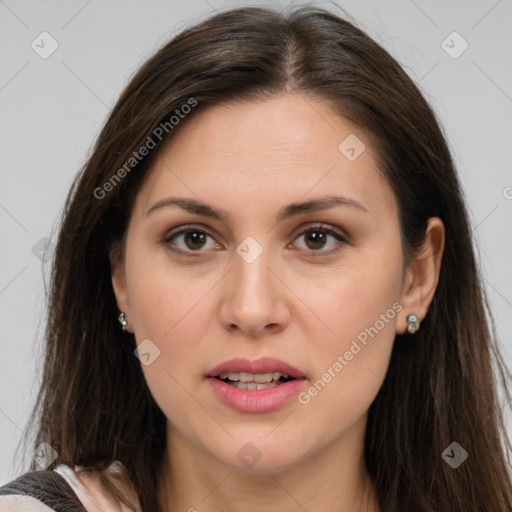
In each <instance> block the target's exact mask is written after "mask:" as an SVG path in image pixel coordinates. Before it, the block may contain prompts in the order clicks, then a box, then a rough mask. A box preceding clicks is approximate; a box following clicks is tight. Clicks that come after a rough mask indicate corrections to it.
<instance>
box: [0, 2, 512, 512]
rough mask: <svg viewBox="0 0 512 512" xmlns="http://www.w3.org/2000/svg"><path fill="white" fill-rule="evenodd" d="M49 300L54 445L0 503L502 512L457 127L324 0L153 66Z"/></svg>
mask: <svg viewBox="0 0 512 512" xmlns="http://www.w3.org/2000/svg"><path fill="white" fill-rule="evenodd" d="M49 311H50V313H49V318H48V326H47V332H46V342H47V345H46V360H45V369H44V380H43V384H42V387H41V390H40V394H39V397H38V403H37V406H36V407H35V409H34V412H33V422H34V424H35V425H37V436H36V443H35V447H36V448H37V449H38V450H39V451H40V452H41V453H40V454H39V456H38V457H39V458H38V457H36V461H34V462H33V463H32V466H31V468H30V469H31V470H32V472H29V473H27V474H25V475H22V476H21V477H20V478H19V479H17V480H15V481H13V482H11V483H9V484H6V485H5V486H4V487H3V488H2V489H3V493H4V494H5V496H1V497H0V510H11V508H10V507H12V504H13V503H14V502H16V503H17V504H18V506H19V507H21V508H20V510H34V509H35V508H34V507H35V506H38V507H40V510H51V509H54V510H64V507H69V508H66V510H84V509H85V510H87V511H93V510H103V511H105V510H143V511H162V512H174V511H178V510H189V511H193V510H198V511H213V510H244V511H253V510H262V509H265V510H270V511H274V510H276V511H277V510H287V511H292V510H311V511H313V510H314V511H316V510H337V511H339V512H345V511H354V510H357V511H366V512H376V511H380V512H385V511H386V512H387V511H389V512H391V511H393V512H394V511H412V510H414V511H425V512H426V511H429V512H432V511H453V512H455V511H461V512H462V511H464V512H466V511H468V510H492V511H496V512H498V511H500V512H504V511H509V510H510V509H511V508H512V486H511V480H510V474H509V470H508V467H507V459H506V457H505V451H504V447H502V445H501V444H500V435H504V436H505V439H506V443H507V444H506V449H507V456H508V449H509V447H510V443H509V440H508V437H507V436H506V431H505V429H504V425H503V420H502V416H501V411H500V408H499V404H498V395H497V382H496V379H495V375H494V374H493V367H492V363H493V360H492V358H491V354H492V355H493V357H494V362H495V363H496V372H497V373H496V375H497V376H499V377H500V379H501V383H502V384H503V385H504V390H505V393H506V397H507V398H510V397H509V394H508V389H507V387H506V379H507V377H510V375H509V374H508V372H507V371H506V368H505V367H504V365H503V360H502V357H501V355H500V353H499V350H498V346H497V343H496V341H495V340H494V338H493V336H492V335H491V327H492V317H491V316H490V315H489V321H488V319H487V316H486V313H487V312H488V309H487V302H486V298H485V294H484V290H483V288H482V285H481V281H480V277H479V273H478V268H477V265H476V262H475V257H474V249H473V241H472V238H471V230H470V227H469V222H468V214H467V210H466V206H465V205H464V202H463V199H462V193H461V187H460V183H459V181H458V178H457V175H456V171H455V169H454V165H453V162H452V158H451V155H450V152H449V149H448V147H447V144H446V141H445V139H444V137H443V134H442V132H441V130H440V127H439V124H438V122H437V120H436V118H435V115H434V114H433V112H432V110H431V108H430V106H429V105H428V104H427V102H426V101H425V99H424V98H423V97H422V95H421V93H420V92H419V90H418V88H417V87H416V86H415V85H414V84H413V83H412V81H411V80H410V79H409V78H408V76H407V75H406V74H405V72H404V71H403V70H402V69H401V67H400V66H399V64H398V63H397V62H396V61H395V60H394V59H393V58H392V57H391V56H390V55H389V54H388V53H387V52H386V51H385V50H384V49H382V48H381V47H380V46H378V45H377V44H376V43H375V42H374V41H373V40H372V39H370V38H369V37H368V36H367V35H366V34H364V33H363V32H362V31H361V30H359V29H357V28H356V27H354V26H353V25H352V24H350V23H349V22H347V21H345V20H343V19H340V18H338V17H337V16H335V15H334V14H331V13H329V12H327V11H324V10H321V9H316V8H311V7H307V8H300V9H295V10H293V11H291V13H289V14H288V15H283V14H279V13H277V12H276V11H273V10H271V9H261V8H243V9H235V10H231V11H227V12H223V13H220V14H217V15H215V16H213V17H211V18H210V19H208V20H206V21H204V22H202V23H200V24H199V25H197V26H195V27H192V28H190V29H188V30H186V31H184V32H183V33H182V34H180V35H178V36H177V37H176V38H174V39H173V40H172V41H170V42H169V43H168V44H166V45H165V46H164V47H163V48H162V49H161V50H160V51H158V52H157V53H156V55H155V56H153V57H152V58H151V59H150V60H149V61H148V62H146V63H145V64H144V65H143V67H142V68H141V69H140V70H139V72H138V73H137V74H136V76H135V77H134V78H133V80H132V81H131V83H130V84H129V85H128V87H127V88H126V90H125V91H124V93H123V94H122V96H121V98H120V99H119V101H118V102H117V104H116V106H115V107H114V109H113V112H112V114H111V115H110V118H109V119H108V121H107V123H106V125H105V127H104V129H103V131H102V133H101V134H100V136H99V139H98V141H97V143H96V146H95V149H94V152H93V154H92V155H91V157H90V159H89V161H88V162H87V164H86V166H85V168H84V169H83V172H82V173H81V174H80V175H79V176H78V177H77V180H76V182H75V185H74V186H73V188H72V190H71V192H70V195H69V197H68V201H67V204H66V209H65V212H64V220H63V224H62V227H61V231H60V236H59V239H58V244H57V248H56V253H55V260H54V267H53V273H52V288H51V301H50V307H49ZM38 453H39V452H38ZM40 468H46V470H45V471H38V472H34V471H33V470H35V469H40ZM37 486H38V489H39V491H38V490H37ZM34 489H35V490H34ZM23 495H25V496H23ZM2 507H3V508H2ZM23 507H25V508H23ZM31 507H32V508H31Z"/></svg>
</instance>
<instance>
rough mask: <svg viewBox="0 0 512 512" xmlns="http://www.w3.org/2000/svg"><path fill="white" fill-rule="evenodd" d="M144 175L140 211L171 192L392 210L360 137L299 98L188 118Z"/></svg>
mask: <svg viewBox="0 0 512 512" xmlns="http://www.w3.org/2000/svg"><path fill="white" fill-rule="evenodd" d="M198 107H200V105H199V106H198ZM347 149H348V150H349V152H348V153H347V152H346V151H347ZM352 149H354V151H351V150H352ZM354 156H356V158H355V159H354ZM349 157H350V158H349ZM148 172H149V173H150V174H149V176H148V177H147V179H146V181H145V183H144V186H143V187H142V189H141V190H140V192H139V197H138V203H139V204H140V206H141V207H142V208H145V210H147V208H149V207H150V206H151V204H153V203H154V202H156V201H158V200H160V199H162V198H163V197H165V195H171V193H172V195H177V194H181V195H184V196H186V197H196V198H200V199H201V200H208V201H207V202H217V204H218V205H221V204H226V203H227V202H229V203H230V204H231V205H232V206H234V207H237V206H240V207H243V208H244V209H245V210H247V209H248V208H250V207H251V206H252V204H253V203H254V202H259V203H260V204H261V202H262V201H264V202H266V203H268V205H269V206H270V203H276V207H277V204H282V203H283V202H292V201H297V200H299V199H311V198H314V197H318V196H321V195H325V194H326V193H333V192H335V191H336V192H337V193H340V194H341V193H343V194H344V195H349V196H351V197H353V198H354V199H356V200H358V201H360V202H363V203H368V206H369V209H373V210H374V213H376V214H382V213H384V210H385V209H386V208H387V209H388V210H389V209H390V208H391V209H394V208H395V207H396V204H395V201H394V196H393V193H392V191H391V189H390V188H389V186H388V184H387V182H386V181H385V180H384V178H383V177H382V176H381V175H380V173H379V172H378V168H377V163H376V158H375V155H374V151H373V149H372V147H371V145H370V140H369V138H368V136H367V134H366V133H365V131H363V130H362V129H361V128H360V127H358V126H357V125H355V124H353V123H351V122H350V121H348V120H346V119H345V118H342V117H340V116H339V115H337V114H336V113H335V112H334V111H333V109H332V108H331V106H330V105H329V103H327V102H326V101H322V100H319V99H312V98H311V97H305V96H302V95H299V94H293V95H283V96H279V97H276V98H272V99H269V100H264V101H258V102H248V101H237V102H230V103H224V104H221V105H215V106H209V107H206V108H204V109H202V110H199V111H197V112H195V113H194V114H193V115H191V116H190V118H189V119H186V118H185V120H184V122H183V124H182V126H178V127H177V129H176V132H175V133H173V134H172V136H171V138H170V139H169V140H168V142H167V143H166V145H165V146H164V148H163V149H162V150H161V152H160V154H159V155H158V158H157V159H156V160H155V162H154V164H153V166H152V168H151V169H150V170H149V171H148ZM253 208H254V213H258V212H257V209H256V206H254V207H253ZM260 213H261V212H260Z"/></svg>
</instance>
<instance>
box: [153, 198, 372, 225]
mask: <svg viewBox="0 0 512 512" xmlns="http://www.w3.org/2000/svg"><path fill="white" fill-rule="evenodd" d="M340 205H341V206H350V207H353V208H356V209H358V210H360V211H361V212H364V213H370V212H369V211H368V210H367V209H366V208H365V207H364V206H363V205H362V204H361V203H360V202H358V201H356V200H355V199H351V198H349V197H343V196H327V197H322V198H319V199H312V200H310V201H305V202H302V203H290V204H288V205H286V206H285V207H283V208H281V209H280V210H279V212H278V213H277V215H276V221H277V222H280V221H282V220H285V219H289V218H291V217H295V216H297V215H300V214H301V213H308V212H315V211H319V210H326V209H328V208H332V207H333V206H340ZM169 206H177V207H179V208H182V209H183V210H186V211H188V212H190V213H193V214H196V215H202V216H205V217H211V218H213V219H217V220H220V221H222V222H225V223H226V222H228V220H229V218H230V215H229V214H228V213H227V212H226V211H225V210H221V209H218V208H214V207H213V206H211V205H209V204H206V203H203V202H201V201H197V200H196V199H191V198H184V197H166V198H165V199H162V200H160V201H158V202H157V203H155V204H154V205H153V206H152V207H151V208H149V210H147V211H146V213H145V214H144V215H149V214H150V213H152V212H154V211H156V210H159V209H160V208H164V207H169Z"/></svg>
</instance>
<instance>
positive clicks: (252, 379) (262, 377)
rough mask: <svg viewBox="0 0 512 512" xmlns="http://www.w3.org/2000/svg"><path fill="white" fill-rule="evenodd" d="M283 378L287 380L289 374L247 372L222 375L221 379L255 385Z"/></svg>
mask: <svg viewBox="0 0 512 512" xmlns="http://www.w3.org/2000/svg"><path fill="white" fill-rule="evenodd" d="M281 377H284V378H285V379H287V378H288V377H289V375H288V374H287V373H279V372H272V373H246V372H238V373H221V374H220V376H219V378H220V379H222V380H225V379H229V380H231V381H234V382H243V383H248V382H249V383H255V384H267V383H270V382H272V381H276V382H277V381H278V380H279V379H280V378H281Z"/></svg>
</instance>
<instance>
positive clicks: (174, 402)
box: [113, 95, 413, 471]
mask: <svg viewBox="0 0 512 512" xmlns="http://www.w3.org/2000/svg"><path fill="white" fill-rule="evenodd" d="M178 128H179V129H177V130H178V131H176V133H175V134H174V135H173V137H172V139H170V140H169V142H168V143H167V145H166V147H165V148H164V149H163V150H162V152H161V153H160V155H159V157H158V159H157V160H156V161H155V163H154V164H153V166H152V168H151V171H150V174H149V176H148V179H147V181H146V182H145V183H144V185H143V187H142V188H141V190H140V191H139V193H138V195H137V198H136V201H135V204H134V208H133V211H132V215H131V219H130V224H129V228H128V233H127V239H126V247H125V258H124V262H123V264H122V265H121V266H118V267H116V268H115V269H114V272H113V284H114V290H115V293H116V297H117V302H118V306H119V308H120V310H121V311H124V312H125V314H126V318H127V321H128V329H129V330H130V331H131V332H134V335H135V338H136V341H137V344H139V345H140V344H141V343H142V345H141V347H140V355H141V367H142V370H143V372H144V375H145V378H146V380H147V383H148V386H149V388H150V390H151V393H152V395H153V397H154V398H155V400H156V402H157V403H158V405H159V407H160V408H161V409H162V411H163V412H164V414H165V416H166V417H167V419H168V425H169V429H168V435H169V442H170V444H171V445H172V446H173V448H174V449H176V450H178V449H179V447H180V446H181V447H183V446H187V450H189V452H192V451H196V452H197V453H201V457H203V458H209V459H210V460H211V459H215V460H216V461H217V462H218V463H222V464H225V465H228V466H231V467H236V468H239V469H243V468H244V467H247V468H248V467H251V465H253V464H254V461H257V464H256V465H255V466H254V469H252V471H257V470H262V471H264V470H266V471H276V470H279V469H286V468H290V467H292V466H294V465H297V464H299V463H301V462H305V461H307V460H310V459H311V458H312V457H314V456H315V455H317V454H318V453H320V452H321V451H322V450H326V449H329V448H332V447H333V445H334V444H338V445H340V446H341V445H343V444H345V446H347V447H349V446H350V447H357V448H358V449H359V448H361V447H362V441H363V437H364V427H365V422H366V414H367V410H368V407H369V406H370V404H371V403H372V401H373V400H374V398H375V396H376V394H377V392H378V390H379V388H380V386H381V384H382V381H383V379H384V376H385V374H386V370H387V367H388V362H389V358H390V352H391V348H392V345H393V341H394V337H395V334H396V332H404V329H405V326H406V322H405V317H406V315H407V314H409V313H411V312H413V311H410V310H406V308H403V306H402V304H403V303H402V299H403V293H404V290H405V288H406V286H407V281H406V280H405V276H406V273H404V261H403V256H402V246H401V240H400V232H399V218H398V210H397V204H396V201H395V199H394V196H393V193H392V191H391V189H390V188H389V187H388V185H387V184H386V182H385V181H384V180H383V179H382V177H381V176H380V175H379V174H378V172H377V167H376V159H375V154H374V152H373V150H372V148H371V147H370V142H369V140H368V138H367V136H366V134H365V132H364V131H362V130H361V129H360V128H358V127H357V126H355V125H353V124H351V123H349V122H348V121H346V120H343V119H340V118H339V117H337V116H335V115H334V114H332V113H331V112H330V110H329V107H328V105H327V104H326V103H323V102H321V101H320V100H313V99H311V98H309V99H308V100H307V101H306V99H305V98H303V97H301V96H299V95H284V96H281V97H278V98H275V99H272V100H268V101H264V102H259V103H230V104H226V105H224V106H214V107H209V108H207V109H205V110H203V111H198V112H197V113H196V114H194V116H193V117H191V118H190V119H186V122H185V124H183V126H181V127H178ZM363 144H364V146H363ZM333 197H339V198H344V199H343V200H341V199H339V200H338V202H332V203H330V202H328V200H329V198H333ZM168 198H175V199H179V200H180V201H182V202H181V205H182V206H181V207H180V206H179V205H176V204H171V203H170V202H167V203H165V201H166V200H167V199H168ZM185 201H188V202H190V203H191V204H194V205H195V206H196V207H198V206H199V205H201V208H197V211H196V212H193V211H192V209H191V208H187V207H186V203H185ZM324 201H325V202H326V204H327V207H324V208H319V207H317V206H318V205H317V202H324ZM302 204H304V205H306V206H304V207H300V205H302ZM290 205H291V206H290ZM308 205H309V206H308ZM315 205H316V206H315ZM213 211H216V212H222V214H223V215H225V218H216V217H214V216H213V215H211V213H212V212H213ZM319 224H321V227H318V225H319ZM178 228H179V229H186V231H185V232H184V233H175V232H176V231H177V230H178ZM329 230H332V231H330V232H329ZM234 358H243V359H246V360H248V361H249V362H254V361H256V362H258V360H260V359H261V358H273V359H277V360H280V361H282V362H284V363H286V364H288V365H291V366H293V367H294V368H295V369H297V370H298V371H299V373H300V374H301V375H302V376H303V378H296V379H295V380H293V381H292V382H291V383H289V384H284V383H280V384H275V383H274V385H272V386H271V387H270V388H268V389H266V390H258V389H256V390H254V389H253V390H251V389H249V390H240V389H238V388H237V387H234V386H233V385H231V384H226V383H222V382H221V381H220V380H219V379H216V378H215V377H214V376H210V377H208V375H209V374H211V373H212V370H214V369H215V368H216V367H218V366H219V365H220V364H221V363H224V362H227V361H229V360H232V359H234ZM251 368H252V369H254V370H255V371H253V372H247V370H248V369H249V370H250V369H251ZM224 369H225V368H224ZM229 369H230V370H233V371H231V372H230V373H237V371H235V370H237V369H238V371H240V369H245V370H246V373H269V372H270V373H272V371H274V370H275V371H277V372H279V371H280V369H281V370H283V371H281V372H280V373H287V372H286V371H284V369H285V367H284V366H282V365H281V364H280V363H279V362H275V361H274V362H270V366H267V367H265V366H262V367H257V366H255V367H251V366H250V365H249V366H242V367H240V366H237V365H236V364H235V365H234V366H231V367H230V368H228V370H229ZM257 370H262V371H261V372H260V371H257ZM213 373H215V372H213ZM219 373H221V371H220V370H219V369H218V371H217V372H216V374H217V375H218V374H219ZM290 373H291V372H290ZM232 377H233V380H236V378H240V376H239V375H238V376H237V375H234V376H232ZM272 377H274V376H272ZM252 380H263V381H264V380H267V378H266V377H265V376H263V377H261V379H260V378H259V376H258V377H253V376H252ZM235 386H239V384H238V385H235ZM281 386H283V387H282V388H281ZM249 443H251V444H249ZM251 457H252V458H251ZM251 461H252V462H251Z"/></svg>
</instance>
